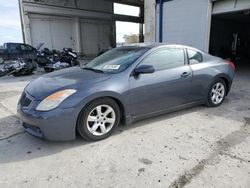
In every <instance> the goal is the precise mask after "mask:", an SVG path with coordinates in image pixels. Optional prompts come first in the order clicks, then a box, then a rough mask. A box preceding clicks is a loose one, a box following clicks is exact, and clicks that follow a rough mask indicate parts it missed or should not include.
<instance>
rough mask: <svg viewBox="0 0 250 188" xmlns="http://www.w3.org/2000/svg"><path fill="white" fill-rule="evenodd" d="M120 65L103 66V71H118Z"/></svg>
mask: <svg viewBox="0 0 250 188" xmlns="http://www.w3.org/2000/svg"><path fill="white" fill-rule="evenodd" d="M120 66H121V65H105V66H104V67H103V69H109V70H118V69H119V68H120Z"/></svg>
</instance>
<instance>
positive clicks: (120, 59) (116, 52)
mask: <svg viewBox="0 0 250 188" xmlns="http://www.w3.org/2000/svg"><path fill="white" fill-rule="evenodd" d="M147 50H149V48H146V47H120V48H115V49H113V50H110V51H108V52H106V53H104V54H103V55H101V56H99V57H97V58H95V59H94V60H92V61H91V62H89V63H88V64H87V65H85V66H84V67H83V68H84V69H89V70H93V71H99V72H104V73H118V72H121V71H123V70H125V69H126V68H128V67H129V66H130V65H131V64H133V63H134V62H135V60H137V59H138V58H139V57H140V56H141V55H142V54H144V53H145V52H146V51H147Z"/></svg>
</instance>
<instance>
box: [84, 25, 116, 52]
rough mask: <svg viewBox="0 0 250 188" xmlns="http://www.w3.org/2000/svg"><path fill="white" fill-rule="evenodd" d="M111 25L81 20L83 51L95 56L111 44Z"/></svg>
mask: <svg viewBox="0 0 250 188" xmlns="http://www.w3.org/2000/svg"><path fill="white" fill-rule="evenodd" d="M111 28H112V27H111V25H110V24H108V23H102V22H93V23H91V22H85V21H81V40H82V41H81V42H82V49H83V53H84V54H85V55H87V56H95V55H96V54H97V53H98V52H99V51H101V50H106V49H108V48H109V47H110V46H111V43H110V37H111V36H110V33H112V31H111Z"/></svg>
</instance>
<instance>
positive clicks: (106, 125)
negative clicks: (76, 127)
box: [87, 105, 116, 136]
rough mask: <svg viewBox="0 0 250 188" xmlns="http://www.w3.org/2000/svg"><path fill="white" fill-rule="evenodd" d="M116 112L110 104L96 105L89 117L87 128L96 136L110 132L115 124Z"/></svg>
mask: <svg viewBox="0 0 250 188" xmlns="http://www.w3.org/2000/svg"><path fill="white" fill-rule="evenodd" d="M115 120H116V114H115V111H114V109H113V108H112V107H111V106H109V105H99V106H97V107H95V108H94V109H93V110H92V111H91V112H90V113H89V115H88V117H87V128H88V130H89V132H91V133H92V134H93V135H95V136H102V135H104V134H106V133H108V132H109V131H110V130H111V129H112V127H113V126H114V124H115Z"/></svg>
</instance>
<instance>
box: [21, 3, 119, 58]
mask: <svg viewBox="0 0 250 188" xmlns="http://www.w3.org/2000/svg"><path fill="white" fill-rule="evenodd" d="M21 12H22V23H23V30H24V36H25V42H26V43H28V44H31V45H33V46H37V45H38V44H39V43H45V44H44V47H48V48H50V49H56V50H62V48H64V47H68V48H69V47H71V48H73V49H74V50H76V51H77V52H78V53H81V54H83V55H86V56H95V55H96V54H97V53H98V52H99V51H100V50H103V49H108V48H109V47H110V46H114V41H115V34H114V21H113V20H112V15H113V4H112V3H111V2H110V1H105V0H62V1H60V0H22V3H21Z"/></svg>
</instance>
